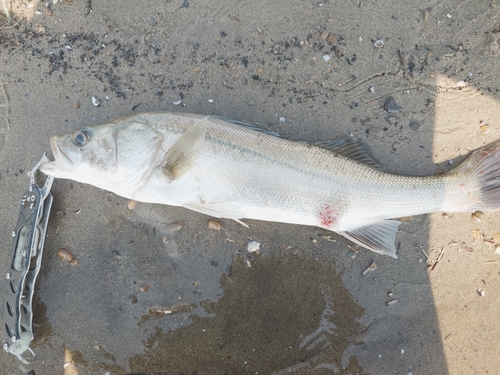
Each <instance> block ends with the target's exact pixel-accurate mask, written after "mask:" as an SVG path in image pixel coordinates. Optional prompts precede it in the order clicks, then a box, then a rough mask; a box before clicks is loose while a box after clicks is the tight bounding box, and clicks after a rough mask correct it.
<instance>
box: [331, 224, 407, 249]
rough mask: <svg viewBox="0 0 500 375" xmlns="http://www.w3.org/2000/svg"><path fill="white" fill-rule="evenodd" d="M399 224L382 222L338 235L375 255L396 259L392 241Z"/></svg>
mask: <svg viewBox="0 0 500 375" xmlns="http://www.w3.org/2000/svg"><path fill="white" fill-rule="evenodd" d="M400 224H401V222H400V221H398V220H383V221H381V222H379V223H375V224H372V225H368V226H366V227H361V228H358V229H355V230H351V231H346V232H338V233H339V234H341V235H343V236H344V237H346V238H348V239H349V240H351V241H352V242H355V243H357V244H358V245H360V246H363V247H366V248H367V249H369V250H372V251H375V252H376V253H379V254H385V255H389V256H391V257H393V258H397V255H396V248H395V246H394V241H395V240H396V232H397V231H398V227H399V225H400Z"/></svg>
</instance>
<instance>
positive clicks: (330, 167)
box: [40, 112, 500, 258]
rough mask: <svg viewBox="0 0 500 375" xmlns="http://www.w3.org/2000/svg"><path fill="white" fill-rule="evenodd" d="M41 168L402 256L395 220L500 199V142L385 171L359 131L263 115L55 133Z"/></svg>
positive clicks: (154, 119)
mask: <svg viewBox="0 0 500 375" xmlns="http://www.w3.org/2000/svg"><path fill="white" fill-rule="evenodd" d="M50 145H51V149H52V154H53V157H54V160H50V161H46V162H44V163H43V164H41V165H40V170H41V171H42V172H43V173H45V174H47V175H49V176H54V177H55V178H63V179H71V180H75V181H78V182H82V183H86V184H90V185H93V186H96V187H98V188H101V189H104V190H108V191H111V192H113V193H115V194H117V195H119V196H122V197H125V198H128V199H131V200H134V201H138V202H146V203H154V204H165V205H170V206H181V207H185V208H187V209H190V210H193V211H196V212H200V213H203V214H206V215H209V216H212V217H217V218H228V219H233V220H236V221H238V222H240V223H242V222H241V220H243V219H255V220H264V221H270V222H281V223H289V224H299V225H307V226H314V227H320V228H323V229H326V230H329V231H333V232H336V233H338V234H340V235H342V236H344V237H346V238H347V239H349V240H351V241H352V242H354V243H356V244H357V245H360V246H362V247H365V248H367V249H369V250H372V251H374V252H376V253H379V254H386V255H389V256H391V257H394V258H397V254H396V247H395V238H396V233H397V231H398V228H399V225H400V224H401V222H400V221H399V220H397V218H402V217H408V216H413V215H421V214H426V213H431V212H439V211H446V212H475V211H484V210H492V209H495V208H497V207H498V206H500V143H499V142H496V143H493V144H492V145H490V146H488V147H484V148H481V149H478V150H476V151H474V152H472V153H471V154H470V156H469V157H468V158H467V159H466V160H465V161H464V162H463V163H462V164H460V165H459V166H458V167H456V168H454V169H453V170H451V171H449V172H448V173H445V174H442V175H431V176H423V177H421V176H404V175H397V174H392V173H387V172H384V171H383V170H382V169H381V168H380V166H379V165H378V163H377V162H375V161H374V160H373V159H372V158H371V157H370V156H368V154H367V153H366V152H365V151H364V150H363V148H362V146H360V144H359V142H358V141H357V140H355V139H351V138H347V139H346V140H342V141H337V142H323V143H317V144H311V143H306V142H296V141H292V140H289V139H285V138H282V137H279V136H277V135H276V134H275V133H272V132H269V131H265V130H264V129H261V128H259V127H257V126H256V125H251V124H245V123H240V122H238V121H228V120H225V119H222V118H218V117H213V116H204V115H199V114H187V113H176V112H154V113H142V114H136V115H133V116H129V117H124V118H120V119H117V120H115V121H113V122H110V123H107V124H102V125H97V126H90V127H84V128H82V129H80V130H77V131H75V132H73V133H71V134H65V135H60V136H53V137H52V138H51V140H50Z"/></svg>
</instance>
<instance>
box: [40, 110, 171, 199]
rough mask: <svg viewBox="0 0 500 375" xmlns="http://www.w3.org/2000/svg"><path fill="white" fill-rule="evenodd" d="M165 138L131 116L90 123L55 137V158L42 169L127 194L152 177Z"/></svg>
mask: <svg viewBox="0 0 500 375" xmlns="http://www.w3.org/2000/svg"><path fill="white" fill-rule="evenodd" d="M162 140H163V135H162V133H160V132H158V131H156V130H155V129H153V128H151V127H150V126H147V125H145V124H143V123H140V122H137V121H130V120H128V119H125V120H121V121H120V120H118V121H116V122H114V123H110V124H104V125H98V126H93V127H87V128H83V129H80V130H77V131H75V132H74V133H71V134H65V135H58V136H54V137H52V138H51V139H50V145H51V149H52V153H53V155H54V161H48V162H44V163H42V164H41V165H40V170H41V171H42V172H43V173H45V174H47V175H49V176H54V177H55V178H67V179H71V180H75V181H78V182H83V183H87V184H91V185H94V186H97V187H100V188H102V189H106V190H110V191H113V192H116V193H117V194H120V195H125V196H126V195H127V194H128V193H129V192H131V191H134V190H136V189H137V188H139V187H140V186H142V184H144V183H145V181H146V180H147V178H149V175H150V173H151V172H152V170H153V169H154V167H155V165H156V161H157V158H158V153H159V151H160V149H161V143H162Z"/></svg>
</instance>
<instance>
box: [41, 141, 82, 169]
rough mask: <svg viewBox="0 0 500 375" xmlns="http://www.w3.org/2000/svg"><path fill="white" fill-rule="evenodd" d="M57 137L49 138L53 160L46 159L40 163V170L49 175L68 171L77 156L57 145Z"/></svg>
mask: <svg viewBox="0 0 500 375" xmlns="http://www.w3.org/2000/svg"><path fill="white" fill-rule="evenodd" d="M58 139H59V137H57V136H56V137H52V138H50V148H51V150H52V154H53V156H54V160H53V161H46V162H44V163H42V164H41V165H40V170H41V171H42V172H43V173H45V174H47V175H51V176H57V175H59V174H61V172H68V171H70V170H71V169H72V167H73V166H74V164H75V162H74V158H75V157H76V156H77V155H76V154H75V153H73V152H71V150H69V149H67V148H65V147H63V146H61V145H59V142H58Z"/></svg>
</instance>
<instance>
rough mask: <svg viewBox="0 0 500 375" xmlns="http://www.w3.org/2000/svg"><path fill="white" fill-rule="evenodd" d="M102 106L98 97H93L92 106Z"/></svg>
mask: <svg viewBox="0 0 500 375" xmlns="http://www.w3.org/2000/svg"><path fill="white" fill-rule="evenodd" d="M100 104H101V101H100V100H99V99H97V97H95V96H93V97H92V105H93V106H94V107H99V105H100Z"/></svg>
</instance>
